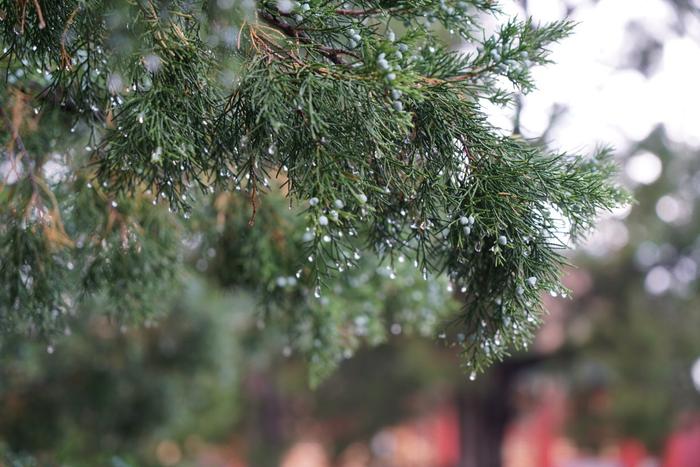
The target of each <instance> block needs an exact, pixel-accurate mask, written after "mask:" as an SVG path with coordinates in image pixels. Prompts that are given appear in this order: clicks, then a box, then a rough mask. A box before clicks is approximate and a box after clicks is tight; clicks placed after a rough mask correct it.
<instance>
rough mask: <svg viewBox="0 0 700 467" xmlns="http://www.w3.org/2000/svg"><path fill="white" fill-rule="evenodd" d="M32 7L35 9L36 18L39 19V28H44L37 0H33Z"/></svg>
mask: <svg viewBox="0 0 700 467" xmlns="http://www.w3.org/2000/svg"><path fill="white" fill-rule="evenodd" d="M34 9H35V10H36V16H37V18H38V19H39V29H44V28H45V27H46V22H45V21H44V14H43V13H42V12H41V5H39V0H34Z"/></svg>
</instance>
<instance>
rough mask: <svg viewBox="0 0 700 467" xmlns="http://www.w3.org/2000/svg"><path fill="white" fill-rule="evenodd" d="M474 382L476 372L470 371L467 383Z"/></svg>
mask: <svg viewBox="0 0 700 467" xmlns="http://www.w3.org/2000/svg"><path fill="white" fill-rule="evenodd" d="M474 380H476V371H472V372H471V373H470V374H469V381H474Z"/></svg>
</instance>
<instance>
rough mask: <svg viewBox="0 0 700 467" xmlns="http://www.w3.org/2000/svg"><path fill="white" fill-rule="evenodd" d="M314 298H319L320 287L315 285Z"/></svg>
mask: <svg viewBox="0 0 700 467" xmlns="http://www.w3.org/2000/svg"><path fill="white" fill-rule="evenodd" d="M314 297H316V298H321V286H320V285H317V286H316V287H315V288H314Z"/></svg>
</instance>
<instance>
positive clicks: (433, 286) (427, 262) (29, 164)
mask: <svg viewBox="0 0 700 467" xmlns="http://www.w3.org/2000/svg"><path fill="white" fill-rule="evenodd" d="M224 6H225V4H224ZM0 11H1V12H2V15H3V18H4V19H3V29H2V35H1V40H2V43H3V53H4V55H3V58H2V62H1V63H2V65H3V66H4V68H5V70H6V83H7V86H6V87H5V89H4V90H3V91H2V96H1V97H2V99H3V120H4V121H3V126H2V130H0V131H2V133H0V136H2V137H3V139H4V141H5V142H6V151H5V152H4V157H5V161H6V162H4V165H3V169H2V170H3V172H2V173H3V177H4V179H5V180H4V183H3V185H2V192H1V195H2V196H1V198H0V199H1V200H2V205H1V206H2V214H1V215H2V219H3V223H2V226H1V227H0V237H1V241H2V248H3V252H5V253H6V254H9V257H12V258H14V260H13V261H3V265H2V277H3V279H4V280H5V281H7V283H9V284H15V286H14V287H13V288H10V289H11V290H10V291H9V292H3V294H4V295H2V296H0V298H2V300H1V301H0V311H1V312H2V316H3V318H2V319H3V328H6V329H8V330H18V329H19V330H22V329H24V330H30V331H31V332H38V333H40V334H44V335H50V334H51V332H56V331H58V332H60V331H62V330H63V329H64V326H65V324H64V322H63V321H64V319H63V318H62V317H63V316H65V315H68V314H71V313H74V312H75V310H76V309H77V304H78V303H79V302H83V301H84V300H85V299H86V298H88V299H90V298H91V297H95V296H103V297H107V302H108V303H109V304H110V309H111V310H112V313H111V314H112V315H113V316H114V317H115V318H117V319H119V320H124V319H129V318H130V317H133V316H139V317H141V316H144V315H150V314H151V312H150V311H149V310H150V309H151V308H155V309H157V308H158V306H157V304H158V303H159V302H160V301H161V300H160V297H161V296H162V295H163V294H164V293H167V291H168V290H173V285H171V284H173V283H174V282H171V280H173V279H178V278H182V277H183V273H182V271H183V270H184V269H187V268H190V266H192V265H194V266H195V269H200V270H204V271H206V270H207V269H208V263H209V260H210V259H211V258H212V257H210V256H209V254H210V252H211V251H213V252H214V257H215V259H214V261H213V263H214V270H213V272H214V274H213V276H214V277H215V278H216V279H218V280H219V281H220V283H221V285H223V286H225V287H248V288H250V289H254V290H255V291H256V292H257V293H258V296H259V298H260V299H261V301H262V307H263V309H264V311H265V312H264V314H263V316H262V318H261V323H262V324H263V325H264V324H266V323H267V324H275V325H278V326H280V327H281V328H282V329H285V331H286V332H287V333H288V335H289V340H290V342H291V343H293V344H294V345H295V346H296V348H298V349H300V350H302V351H303V352H304V353H305V354H307V355H309V358H310V360H311V362H312V364H313V368H314V370H313V372H312V373H313V375H314V376H313V378H312V379H313V380H314V381H316V380H318V378H320V377H322V376H324V375H326V374H327V373H328V371H330V369H332V368H333V366H334V365H335V364H336V363H337V362H338V361H340V360H341V359H342V358H345V357H347V356H349V355H351V354H352V352H353V351H354V349H355V348H356V347H357V345H359V343H360V342H370V343H377V342H380V341H382V340H383V339H384V336H385V334H386V328H387V326H390V325H393V324H397V325H401V326H404V327H405V328H406V329H409V328H413V329H417V330H421V331H426V330H429V332H432V329H433V327H434V326H435V325H436V324H437V323H438V321H439V320H440V318H441V317H442V316H443V315H442V313H438V314H437V315H436V314H435V313H434V312H433V311H434V310H436V309H441V308H442V309H443V310H444V311H445V312H449V311H450V307H449V306H445V304H446V303H448V302H449V298H448V297H446V294H445V293H444V288H445V287H446V286H444V285H440V283H441V282H440V281H449V283H450V285H449V287H450V289H451V290H456V291H457V292H455V295H456V296H458V297H459V298H460V300H461V301H462V302H463V303H464V306H463V309H462V311H461V312H460V313H459V316H458V319H456V320H454V321H455V322H456V323H459V326H457V327H454V328H452V329H454V332H452V331H451V332H450V342H452V343H454V344H457V345H459V346H460V347H461V348H462V351H463V353H464V355H465V364H467V365H469V366H471V367H472V368H475V369H476V370H480V369H481V368H483V366H484V365H486V364H488V363H490V362H492V361H493V360H494V359H499V358H502V357H503V356H504V355H505V354H506V352H507V351H508V348H511V347H513V346H515V347H522V346H525V345H526V343H527V341H528V340H529V338H530V335H531V332H532V330H533V328H534V325H535V324H536V323H537V322H538V320H539V316H540V314H541V300H540V294H541V293H542V292H544V291H551V290H553V291H555V292H557V293H558V292H559V291H560V290H561V286H560V284H559V278H558V277H559V274H558V268H559V266H560V264H561V263H562V262H563V258H562V256H561V249H562V248H563V247H564V242H563V241H562V238H565V237H567V236H571V237H572V238H575V237H579V236H580V234H582V233H585V231H586V230H587V229H589V228H590V227H591V225H592V223H593V220H594V217H595V215H596V213H597V211H598V210H600V209H610V208H612V207H614V206H616V205H618V204H619V203H621V202H623V201H624V200H625V195H624V194H623V193H621V192H620V191H619V190H618V189H617V188H616V187H615V186H614V185H613V182H612V172H613V171H612V165H611V163H610V161H609V157H607V155H606V152H605V151H603V152H601V154H599V155H596V156H594V157H592V158H585V157H582V156H572V155H561V154H556V153H554V154H553V153H549V152H548V151H546V150H545V149H543V148H541V147H538V146H536V145H534V144H531V143H529V142H526V141H522V140H520V139H519V138H517V137H515V136H507V135H504V134H502V132H501V131H500V130H498V129H496V128H493V127H492V126H491V125H490V124H489V122H488V120H487V118H486V117H485V115H484V113H483V111H482V109H481V102H482V101H483V100H484V99H488V100H491V101H494V102H498V103H501V104H507V103H509V102H510V99H511V97H510V93H511V92H513V91H522V92H527V91H529V90H531V89H532V88H533V85H534V84H533V82H532V78H531V75H530V69H531V68H532V67H533V66H536V65H542V64H545V63H547V61H548V46H549V45H550V44H551V43H552V42H553V41H557V40H559V39H562V38H563V37H565V36H566V35H567V34H568V33H569V32H570V29H571V24H570V23H568V22H561V23H553V24H549V25H536V24H534V23H533V22H532V21H530V20H525V21H515V20H507V19H506V21H504V22H503V23H504V24H503V25H502V26H501V27H500V28H497V29H496V30H495V31H487V30H485V28H484V26H483V15H493V16H495V17H496V18H497V19H498V20H499V21H500V20H502V18H501V16H500V14H499V13H498V7H497V5H496V4H495V2H492V1H487V0H472V1H459V2H454V1H447V0H446V1H444V2H434V1H428V0H403V1H399V2H391V3H386V2H381V1H357V2H352V3H350V4H347V3H346V2H340V1H331V2H320V1H316V0H310V1H308V2H303V3H297V2H287V1H283V0H280V1H279V2H268V1H261V2H258V3H257V4H254V5H252V4H251V8H250V9H249V10H245V8H243V7H241V8H237V9H233V8H228V9H227V8H222V7H221V4H219V5H218V6H217V5H213V2H212V4H209V3H208V2H190V1H176V0H173V1H167V2H160V3H155V2H152V1H150V0H133V1H126V0H124V1H119V2H114V1H110V2H107V1H102V0H84V1H70V2H58V1H43V2H38V3H36V2H35V3H30V2H27V1H22V2H15V1H11V0H3V1H1V2H0ZM431 25H432V26H431ZM441 31H448V32H450V33H452V34H455V35H457V36H458V37H459V38H461V39H462V40H463V41H465V43H466V45H467V46H468V48H469V50H470V51H469V52H454V51H451V50H449V48H448V47H447V46H446V44H445V43H444V41H443V40H442V39H441ZM504 82H506V83H508V82H509V83H510V84H509V85H504V84H503V83H504ZM32 110H33V111H32ZM49 122H53V123H55V125H50V124H49ZM57 128H59V129H60V131H61V132H62V136H59V137H58V138H56V137H55V136H53V137H52V136H50V135H53V134H54V133H55V132H56V129H57ZM65 135H72V136H71V137H66V136H65ZM25 141H26V144H25ZM83 148H84V149H83ZM54 159H56V160H54ZM50 161H53V162H54V167H53V168H52V169H50V168H47V167H46V164H45V162H50ZM56 164H58V165H59V167H60V168H64V169H67V172H68V174H67V175H66V176H65V177H63V179H62V180H60V181H59V182H58V183H56V184H53V185H50V186H49V184H47V183H45V182H44V181H43V180H44V179H46V178H47V177H50V176H51V174H52V172H55V171H56V170H57V169H56V167H55V165H56ZM86 180H90V184H91V185H90V186H87V182H86ZM277 186H281V192H282V193H284V195H285V197H286V199H287V202H288V204H289V206H290V207H291V208H292V210H291V212H289V213H287V214H285V215H284V216H282V215H280V214H279V209H277V208H275V207H273V208H272V209H271V210H269V211H266V212H264V210H265V209H266V206H267V204H273V205H274V203H275V202H274V201H272V202H270V203H268V199H271V198H272V197H271V196H268V193H269V192H270V191H276V190H277V188H276V187H277ZM239 191H240V193H238V192H239ZM222 200H224V201H222ZM226 200H228V201H226ZM221 203H223V205H222V204H221ZM47 206H48V207H47ZM246 206H250V209H251V212H248V211H247V209H246ZM232 209H235V212H234V213H232V212H231V210H232ZM168 210H169V211H170V212H171V213H172V212H175V211H178V212H183V213H182V216H180V215H175V214H171V213H169V212H168ZM290 216H291V217H290ZM282 218H284V220H282ZM285 223H286V224H285ZM212 242H213V243H212ZM210 243H211V244H212V245H214V246H207V247H206V248H205V247H200V244H201V245H209V244H210ZM186 257H187V258H186ZM411 264H413V265H414V266H415V270H412V269H413V268H411V266H410V265H411ZM70 265H72V266H70ZM377 268H379V270H381V271H384V273H385V274H384V275H385V276H386V277H384V276H382V275H381V274H378V273H377V272H376V271H377V270H378V269H377ZM416 271H417V272H418V274H420V275H422V276H423V278H424V279H429V281H428V282H427V283H424V282H420V279H417V278H416V277H415V273H416ZM290 278H291V279H293V280H291V281H290ZM394 278H396V279H395V280H394ZM437 278H441V279H437ZM393 280H394V282H392V281H393ZM175 283H176V282H175ZM418 283H420V284H421V285H420V286H417V285H416V284H418ZM402 287H410V288H412V289H414V292H415V291H420V294H419V295H416V296H414V294H406V293H405V292H404V291H403V289H402ZM414 297H415V298H414ZM387 304H391V306H390V307H387ZM422 310H429V312H424V311H422ZM395 316H399V317H403V318H404V321H403V322H401V323H400V322H398V321H397V322H396V323H393V322H391V321H390V320H393V319H394V318H395ZM358 320H359V321H358ZM351 323H354V324H351ZM358 323H362V324H358ZM353 329H354V331H353ZM358 329H361V330H362V332H358ZM395 329H398V328H395ZM358 337H359V338H358Z"/></svg>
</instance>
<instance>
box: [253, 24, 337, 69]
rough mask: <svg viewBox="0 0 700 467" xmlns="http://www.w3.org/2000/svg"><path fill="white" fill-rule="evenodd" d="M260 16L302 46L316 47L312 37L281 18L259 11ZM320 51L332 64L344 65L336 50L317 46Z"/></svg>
mask: <svg viewBox="0 0 700 467" xmlns="http://www.w3.org/2000/svg"><path fill="white" fill-rule="evenodd" d="M258 15H259V16H260V18H262V20H263V21H265V22H266V23H267V24H269V25H270V26H274V27H275V28H277V29H279V30H280V31H282V32H283V33H284V34H285V35H286V36H288V37H291V38H293V39H296V40H298V41H299V42H300V43H302V44H307V45H316V44H314V42H313V40H311V38H310V37H308V36H307V35H306V34H304V33H303V32H302V31H300V30H298V29H297V28H295V27H294V26H292V25H291V24H289V23H285V22H284V21H280V19H279V18H277V17H275V16H273V15H271V14H270V13H268V12H267V11H262V10H261V11H259V12H258ZM317 48H318V51H319V52H320V53H321V54H322V55H323V56H325V57H326V58H328V59H329V60H330V61H331V62H333V63H335V64H336V65H344V64H345V63H343V61H342V60H341V59H340V57H339V56H338V55H339V52H338V51H337V50H335V49H328V48H326V47H320V46H317Z"/></svg>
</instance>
